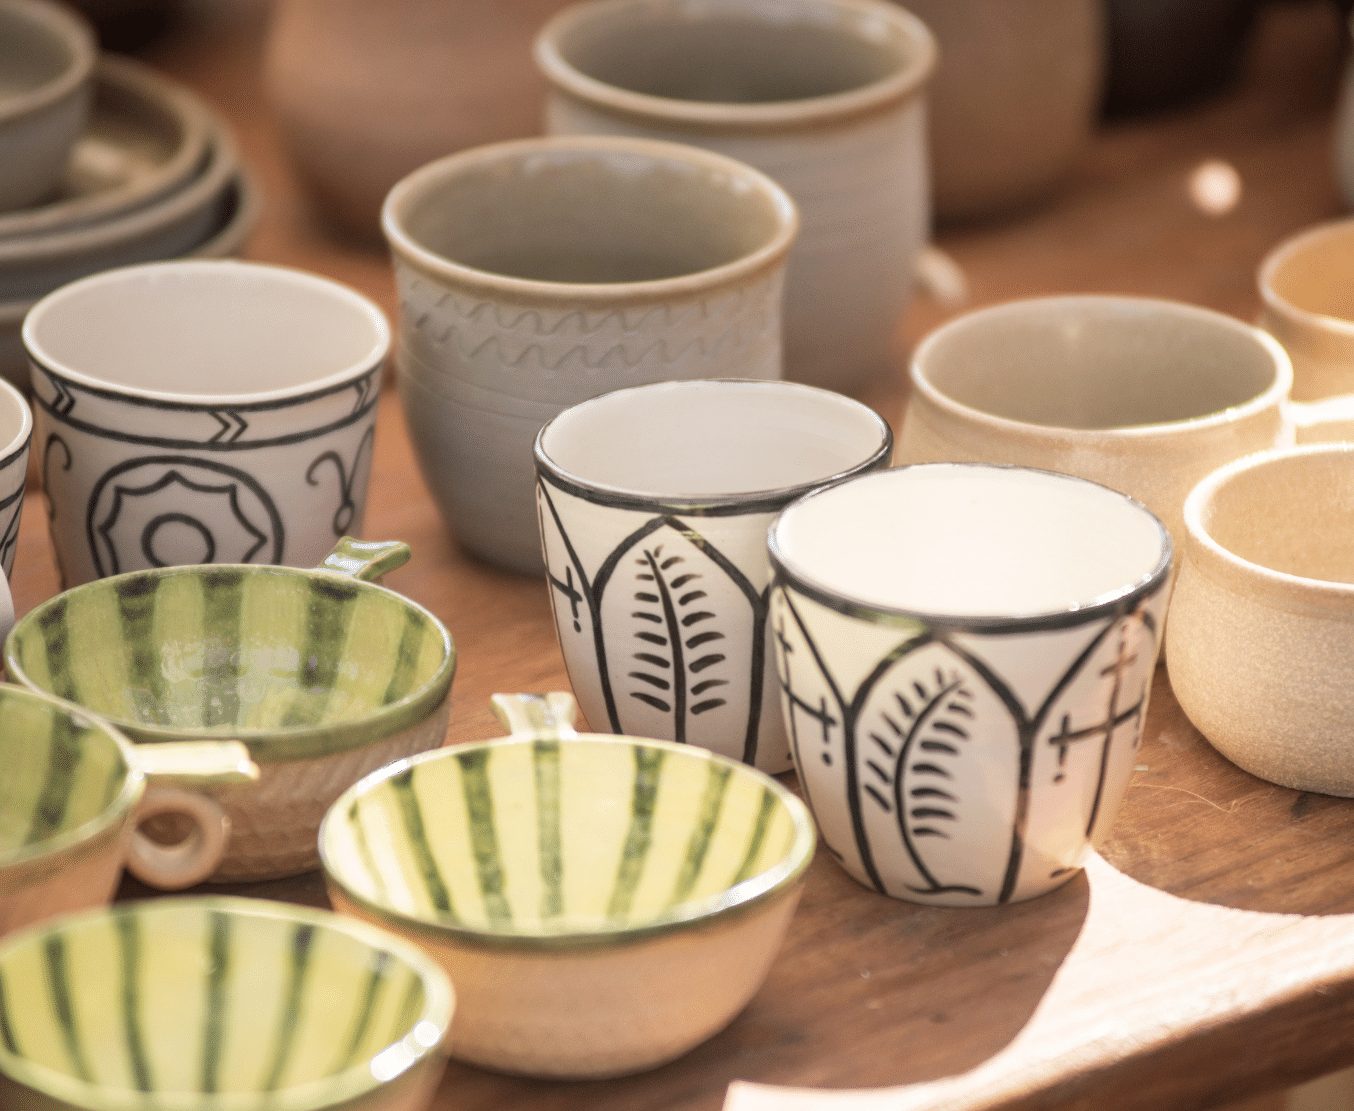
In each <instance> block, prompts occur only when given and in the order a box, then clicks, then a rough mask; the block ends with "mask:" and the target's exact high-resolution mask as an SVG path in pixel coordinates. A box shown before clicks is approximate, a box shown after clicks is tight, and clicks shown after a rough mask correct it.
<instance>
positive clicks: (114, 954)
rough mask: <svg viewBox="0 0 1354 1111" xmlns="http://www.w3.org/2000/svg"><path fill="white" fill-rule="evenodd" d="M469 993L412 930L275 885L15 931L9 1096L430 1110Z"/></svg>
mask: <svg viewBox="0 0 1354 1111" xmlns="http://www.w3.org/2000/svg"><path fill="white" fill-rule="evenodd" d="M453 1005H454V996H453V994H452V989H451V985H449V984H448V983H447V979H446V977H445V976H444V975H443V974H442V972H441V970H440V969H439V968H438V967H437V966H436V965H435V964H434V963H433V962H432V961H430V960H429V959H428V958H427V957H425V956H424V955H423V954H422V953H420V952H419V951H418V950H417V949H416V948H414V947H413V946H411V945H407V944H405V943H404V942H402V941H400V940H399V938H396V937H391V936H390V935H389V934H387V933H385V932H383V931H381V930H374V929H372V928H370V927H369V926H364V925H362V924H361V923H359V922H352V921H349V920H346V919H343V918H340V917H339V916H338V915H335V914H330V913H328V912H326V911H317V910H308V909H304V908H302V907H297V906H291V905H288V904H283V903H271V902H265V901H263V900H261V899H227V898H211V899H182V898H181V899H159V900H155V901H154V902H141V903H129V904H126V905H122V906H117V907H113V908H111V909H107V910H98V911H93V912H89V913H86V914H79V915H70V916H67V917H65V918H61V919H59V920H58V921H56V922H52V923H50V924H48V925H45V926H42V927H39V928H37V929H33V930H29V931H27V932H25V933H23V934H19V935H17V936H15V937H12V938H9V939H8V940H7V941H5V942H4V943H3V944H0V1029H2V1030H4V1032H5V1037H4V1038H0V1106H3V1107H6V1108H15V1109H16V1111H132V1109H137V1111H140V1109H143V1108H144V1109H146V1111H150V1109H152V1108H153V1109H155V1111H228V1109H229V1111H235V1109H240V1111H243V1109H244V1108H263V1107H268V1108H277V1109H278V1111H340V1109H341V1111H424V1109H425V1108H427V1106H428V1104H429V1103H430V1102H431V1100H432V1096H433V1092H434V1090H435V1089H436V1087H437V1083H438V1081H439V1079H440V1078H441V1076H442V1072H443V1069H444V1067H445V1064H446V1051H445V1048H444V1042H445V1040H446V1036H447V1028H448V1026H449V1025H450V1023H451V1016H452V1010H453Z"/></svg>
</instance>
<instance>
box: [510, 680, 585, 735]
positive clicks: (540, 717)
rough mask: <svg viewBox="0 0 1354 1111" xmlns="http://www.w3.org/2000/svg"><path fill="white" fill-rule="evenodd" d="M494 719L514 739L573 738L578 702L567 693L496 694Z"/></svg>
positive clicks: (576, 732) (575, 730) (575, 733)
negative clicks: (500, 723) (496, 719)
mask: <svg viewBox="0 0 1354 1111" xmlns="http://www.w3.org/2000/svg"><path fill="white" fill-rule="evenodd" d="M490 701H491V702H492V703H493V707H494V716H495V717H497V718H498V720H499V721H500V722H502V723H503V727H504V728H505V729H507V731H508V732H509V734H511V735H512V736H514V737H558V738H564V739H567V738H569V737H577V736H578V730H577V729H575V728H574V723H575V722H576V721H577V720H578V703H577V702H575V701H574V696H573V695H572V694H569V693H568V692H567V691H551V692H550V693H549V694H496V695H494V696H493V698H492V699H490Z"/></svg>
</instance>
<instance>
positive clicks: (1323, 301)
mask: <svg viewBox="0 0 1354 1111" xmlns="http://www.w3.org/2000/svg"><path fill="white" fill-rule="evenodd" d="M1261 284H1262V285H1263V286H1266V287H1268V293H1269V295H1270V296H1272V297H1275V298H1277V299H1278V300H1279V301H1281V302H1284V303H1285V304H1287V305H1288V306H1289V307H1290V308H1294V309H1297V310H1298V311H1299V312H1304V313H1312V314H1314V315H1317V316H1331V317H1335V318H1337V319H1339V320H1346V321H1351V322H1354V220H1351V221H1344V222H1341V223H1337V224H1331V225H1329V226H1327V227H1324V228H1320V229H1317V230H1315V231H1312V232H1308V233H1307V234H1305V235H1302V236H1300V237H1298V238H1297V239H1295V240H1293V241H1292V242H1290V243H1289V244H1287V245H1286V246H1284V247H1281V248H1279V250H1278V251H1277V252H1276V253H1275V254H1274V256H1272V261H1270V262H1269V263H1268V264H1267V265H1266V266H1265V267H1264V269H1263V271H1262V276H1261Z"/></svg>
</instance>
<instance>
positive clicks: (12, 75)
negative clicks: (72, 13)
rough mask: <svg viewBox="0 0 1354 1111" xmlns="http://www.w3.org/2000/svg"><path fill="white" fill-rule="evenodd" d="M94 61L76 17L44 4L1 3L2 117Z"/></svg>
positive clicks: (90, 48) (0, 75)
mask: <svg viewBox="0 0 1354 1111" xmlns="http://www.w3.org/2000/svg"><path fill="white" fill-rule="evenodd" d="M67 24H70V26H67ZM91 62H92V46H91V44H90V43H89V42H87V41H86V40H85V37H84V36H83V35H82V34H81V32H80V28H79V26H78V25H77V24H76V23H75V20H74V19H73V18H70V17H67V16H65V14H64V13H63V12H60V11H57V12H53V13H49V12H48V11H47V10H46V5H44V6H43V7H39V6H38V5H32V6H29V5H27V4H18V5H0V117H3V116H5V115H7V114H8V112H9V111H10V110H11V109H12V108H16V107H18V106H19V105H20V104H21V103H22V102H27V101H28V100H29V98H30V97H31V96H32V95H33V94H34V93H39V92H42V91H43V90H45V89H47V88H48V87H49V86H51V85H54V84H57V83H59V82H62V81H63V79H64V78H70V77H71V76H72V75H73V73H74V71H75V70H76V69H77V67H80V66H84V65H89V64H90V63H91Z"/></svg>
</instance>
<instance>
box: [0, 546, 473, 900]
mask: <svg viewBox="0 0 1354 1111" xmlns="http://www.w3.org/2000/svg"><path fill="white" fill-rule="evenodd" d="M408 558H409V549H408V548H407V547H406V546H405V545H403V544H383V543H362V542H358V541H353V540H350V539H347V538H345V539H344V540H343V541H342V542H341V543H340V545H339V547H338V549H337V550H336V552H335V554H334V556H333V557H331V559H329V560H327V561H326V562H325V565H324V566H323V567H321V568H318V569H316V570H312V571H304V570H299V569H296V568H290V567H263V566H243V565H235V566H214V567H168V568H160V569H156V570H152V571H141V572H133V573H130V574H125V575H120V576H115V577H113V578H110V579H100V580H98V581H96V582H93V583H89V584H87V585H85V586H81V587H77V588H75V589H74V590H68V591H66V592H65V593H64V594H58V595H57V596H56V597H55V598H52V599H50V600H48V601H46V602H44V603H42V604H41V605H39V606H37V607H35V608H34V609H33V610H31V611H30V612H29V613H28V614H27V615H26V616H25V617H24V619H23V620H22V621H20V622H19V624H18V625H17V626H16V627H15V629H14V632H13V633H11V634H10V637H9V639H8V641H7V642H6V644H5V668H6V671H7V672H8V674H9V676H10V678H11V679H12V680H13V681H14V682H16V683H21V684H23V685H24V686H26V687H29V688H31V689H34V690H39V691H43V692H45V693H50V694H55V695H57V696H59V697H61V698H65V699H68V700H69V701H71V702H75V703H77V704H79V705H80V706H83V707H84V708H85V709H87V710H88V711H90V712H91V713H95V714H98V715H99V716H100V717H101V718H103V719H104V720H106V721H108V722H109V723H110V724H112V725H113V726H114V727H116V728H117V729H119V730H121V731H122V732H123V733H125V734H126V735H127V736H128V737H130V738H131V739H132V740H133V741H135V742H137V745H138V749H141V748H151V749H154V748H156V747H157V746H159V745H160V744H162V743H163V742H169V741H178V742H204V741H214V740H218V739H222V738H231V739H234V740H239V741H241V742H243V743H244V744H245V745H246V746H247V747H248V749H249V753H250V755H251V756H252V758H253V759H254V761H255V763H257V764H258V766H259V768H260V772H261V774H260V777H259V781H258V782H257V783H256V784H251V785H248V786H241V787H238V788H232V789H229V790H225V791H220V792H213V793H212V794H211V797H210V798H209V799H204V801H206V802H210V803H212V804H213V805H215V806H217V807H219V809H220V810H221V811H222V812H223V813H224V814H225V816H226V817H227V818H228V819H229V820H230V830H231V834H230V842H229V845H228V846H227V849H226V853H225V856H224V858H223V860H222V861H221V864H220V865H219V867H218V868H216V870H215V871H214V872H213V873H212V878H213V879H216V880H221V881H237V880H258V879H268V878H275V877H278V876H286V875H295V874H297V873H300V872H305V871H308V870H310V869H312V868H314V867H315V866H316V864H317V856H316V847H315V833H316V830H317V829H318V828H319V824H320V819H321V818H322V817H323V815H324V812H325V809H326V808H327V807H328V806H329V804H330V803H331V802H333V801H334V799H336V798H337V797H338V796H339V795H340V794H341V793H342V792H343V791H344V790H345V789H346V788H347V787H348V786H349V785H351V784H352V783H354V782H356V781H357V780H358V779H360V778H361V777H362V776H364V775H366V774H367V773H368V772H371V771H373V770H375V769H376V768H379V767H381V766H383V765H385V764H388V763H390V762H391V761H393V760H396V759H398V758H400V757H403V756H408V755H410V754H412V753H416V752H422V751H423V750H425V749H429V748H434V747H436V746H437V745H440V744H441V743H442V741H443V738H444V737H445V734H446V725H447V718H448V716H449V714H450V712H451V706H450V701H449V695H450V690H451V681H452V674H453V671H454V669H455V662H456V661H455V652H454V649H453V647H452V642H451V637H450V635H449V634H448V632H447V630H446V627H445V626H444V625H443V624H442V623H441V622H440V621H439V620H438V619H437V618H436V617H434V616H433V615H432V614H431V613H429V612H428V611H427V610H425V609H424V608H423V607H422V606H419V605H416V604H415V603H413V602H411V601H409V600H408V599H406V598H404V597H402V596H401V595H399V594H396V593H395V592H394V591H392V590H387V589H385V588H384V587H381V586H377V585H375V584H374V582H372V581H371V580H375V579H379V578H380V577H381V576H382V575H384V574H386V573H387V572H389V571H391V570H392V569H394V568H395V567H398V566H399V565H401V564H402V563H404V562H405V561H406V560H407V559H408Z"/></svg>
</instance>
